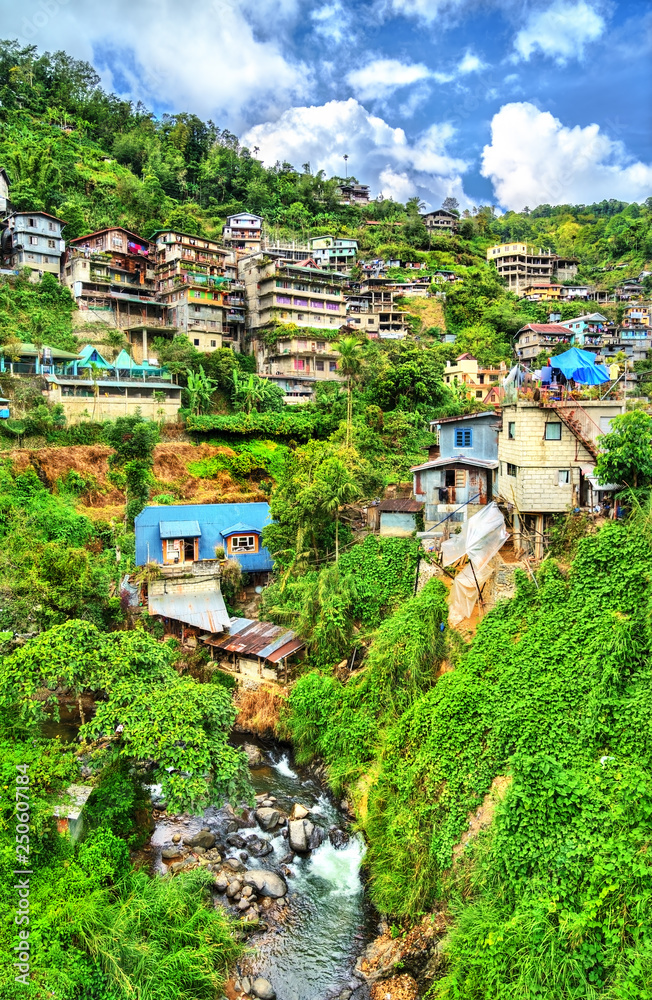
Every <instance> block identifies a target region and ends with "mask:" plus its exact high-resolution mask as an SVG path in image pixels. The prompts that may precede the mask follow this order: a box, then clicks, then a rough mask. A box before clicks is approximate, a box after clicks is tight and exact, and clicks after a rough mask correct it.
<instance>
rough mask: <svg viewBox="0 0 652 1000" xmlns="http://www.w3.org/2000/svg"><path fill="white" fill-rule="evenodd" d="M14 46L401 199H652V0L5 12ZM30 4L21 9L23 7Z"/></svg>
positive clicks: (157, 1)
mask: <svg viewBox="0 0 652 1000" xmlns="http://www.w3.org/2000/svg"><path fill="white" fill-rule="evenodd" d="M0 6H1V9H2V23H3V35H4V36H5V37H18V38H19V39H20V40H21V41H23V42H27V41H29V42H33V43H34V44H36V45H37V46H38V47H39V48H40V49H46V48H47V49H50V50H53V49H57V48H63V49H66V51H68V52H69V53H70V54H72V55H75V56H77V57H78V58H85V59H89V60H90V61H92V62H94V64H95V65H96V67H97V68H98V69H99V70H100V71H101V73H102V77H103V82H104V84H105V86H107V87H108V88H110V89H114V90H116V92H118V93H120V94H121V95H122V96H127V97H130V98H132V99H133V100H143V101H144V102H145V103H146V104H147V105H148V106H149V107H152V108H154V110H155V111H156V112H157V113H161V112H163V111H169V112H175V111H193V112H195V113H197V114H199V115H201V116H202V117H204V118H208V117H210V118H212V119H213V120H214V121H215V122H216V123H217V124H218V125H220V126H221V127H227V128H229V129H230V130H231V131H234V132H236V133H237V134H238V135H240V136H241V137H242V138H243V141H245V142H246V143H247V144H248V145H249V146H251V147H253V146H256V147H257V148H258V153H257V154H256V155H258V157H259V158H261V159H263V160H264V161H265V162H266V163H274V162H275V161H276V160H277V159H281V160H283V159H287V160H289V161H290V162H291V163H293V164H295V165H296V166H300V165H301V164H303V163H306V162H309V163H310V165H311V168H312V169H313V170H318V169H324V170H325V171H326V173H327V174H332V173H340V172H343V167H344V161H343V155H344V153H348V155H349V170H350V171H351V172H352V173H354V174H355V175H356V176H357V178H358V179H359V180H360V181H362V182H364V183H367V184H369V185H370V187H371V189H372V192H373V194H374V195H376V194H378V193H382V194H383V195H384V196H385V197H394V198H396V199H399V200H401V201H403V200H405V199H406V198H407V197H411V196H413V195H419V196H420V197H421V198H422V199H423V200H424V201H425V202H426V203H427V204H428V205H431V206H438V205H439V204H440V203H441V201H442V199H443V198H444V197H445V196H446V195H448V194H451V195H454V196H455V197H457V198H458V199H459V201H460V202H461V204H462V205H469V206H470V205H473V204H476V205H478V204H485V203H489V204H495V205H497V206H500V207H501V208H512V209H516V210H519V209H521V208H523V206H524V205H525V204H528V205H529V206H530V207H531V208H532V207H534V205H536V204H540V203H542V202H551V203H562V202H568V201H570V202H584V203H590V202H592V201H595V200H601V199H602V198H609V197H615V198H622V199H626V200H639V201H641V200H643V199H645V198H646V197H648V196H650V195H652V127H651V126H652V121H651V117H652V70H651V67H652V58H651V56H652V2H650V0H637V2H635V0H317V2H314V3H305V2H300V0H203V2H202V3H201V4H194V5H190V4H183V3H179V2H178V0H104V2H103V4H102V6H101V8H100V7H98V6H97V4H95V3H93V2H91V0H27V2H25V3H23V4H21V5H20V6H19V5H16V4H15V3H14V0H0ZM17 8H18V9H17Z"/></svg>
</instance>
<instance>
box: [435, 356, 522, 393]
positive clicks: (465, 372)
mask: <svg viewBox="0 0 652 1000" xmlns="http://www.w3.org/2000/svg"><path fill="white" fill-rule="evenodd" d="M506 375H507V366H506V365H505V364H504V363H502V364H500V365H499V366H498V367H497V368H481V367H480V365H479V364H478V360H477V358H474V357H473V355H472V354H460V355H459V357H457V358H456V359H455V361H454V362H453V361H451V360H450V359H449V360H447V361H446V368H445V370H444V381H445V382H446V384H447V385H454V384H455V383H457V384H459V385H465V386H467V388H468V393H469V395H470V396H472V397H473V398H474V399H477V400H481V401H482V402H483V403H490V404H492V405H493V404H495V403H497V402H499V400H500V382H501V380H502V379H504V378H505V376H506Z"/></svg>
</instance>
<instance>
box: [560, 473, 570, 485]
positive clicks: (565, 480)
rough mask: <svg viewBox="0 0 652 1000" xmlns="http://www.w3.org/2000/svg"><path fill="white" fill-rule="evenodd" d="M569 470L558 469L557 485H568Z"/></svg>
mask: <svg viewBox="0 0 652 1000" xmlns="http://www.w3.org/2000/svg"><path fill="white" fill-rule="evenodd" d="M570 481H571V479H570V469H560V470H559V480H558V482H559V485H560V486H568V485H569V484H570Z"/></svg>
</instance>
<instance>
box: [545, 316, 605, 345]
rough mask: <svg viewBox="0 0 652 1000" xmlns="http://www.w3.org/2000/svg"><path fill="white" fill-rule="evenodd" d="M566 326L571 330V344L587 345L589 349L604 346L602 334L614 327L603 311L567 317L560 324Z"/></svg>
mask: <svg viewBox="0 0 652 1000" xmlns="http://www.w3.org/2000/svg"><path fill="white" fill-rule="evenodd" d="M558 325H559V326H565V327H566V328H567V329H568V330H570V332H571V344H572V345H573V346H574V347H585V348H588V349H589V350H599V348H600V347H601V346H602V335H603V333H607V331H610V330H612V329H613V323H610V322H609V320H608V319H607V317H606V316H603V315H602V313H598V312H595V313H584V315H582V316H576V317H575V319H567V320H564V321H563V322H561V323H559V324H558Z"/></svg>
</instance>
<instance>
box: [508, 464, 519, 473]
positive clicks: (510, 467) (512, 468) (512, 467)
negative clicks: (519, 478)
mask: <svg viewBox="0 0 652 1000" xmlns="http://www.w3.org/2000/svg"><path fill="white" fill-rule="evenodd" d="M516 472H517V469H516V466H515V465H512V463H511V462H508V463H507V475H508V476H515V475H516Z"/></svg>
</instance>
